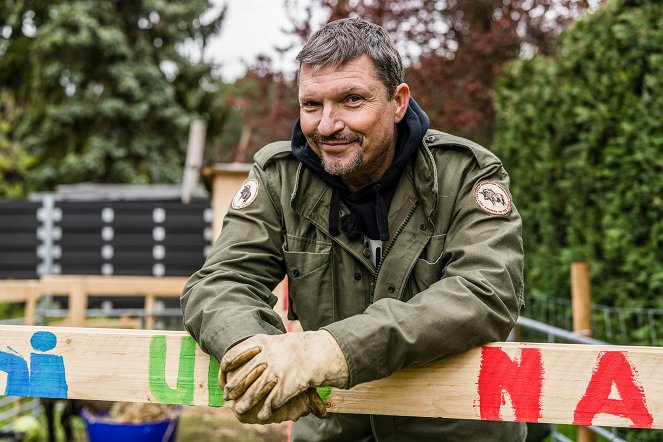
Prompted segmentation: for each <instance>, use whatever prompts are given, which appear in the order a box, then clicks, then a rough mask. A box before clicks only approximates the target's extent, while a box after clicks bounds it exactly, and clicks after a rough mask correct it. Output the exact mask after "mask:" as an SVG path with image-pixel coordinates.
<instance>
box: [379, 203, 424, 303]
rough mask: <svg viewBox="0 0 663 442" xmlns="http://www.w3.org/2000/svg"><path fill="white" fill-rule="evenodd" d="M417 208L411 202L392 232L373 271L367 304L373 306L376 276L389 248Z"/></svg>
mask: <svg viewBox="0 0 663 442" xmlns="http://www.w3.org/2000/svg"><path fill="white" fill-rule="evenodd" d="M416 208H417V201H412V207H410V210H409V211H408V213H407V215H406V216H405V219H404V220H403V222H402V223H401V225H400V226H398V230H396V232H394V237H393V238H392V239H391V241H389V244H388V245H387V248H386V249H385V250H384V252H382V259H380V263H379V264H378V266H377V268H376V269H375V274H374V275H373V280H372V281H371V295H370V299H369V303H370V304H373V302H374V301H375V286H376V285H377V279H378V275H379V273H380V269H381V268H382V263H383V262H384V259H385V258H386V256H387V254H388V253H389V251H390V250H391V247H392V246H393V245H394V243H395V242H396V238H398V235H400V234H401V232H402V231H403V229H404V228H405V226H406V225H407V223H408V222H409V221H410V218H412V215H414V211H415V209H416Z"/></svg>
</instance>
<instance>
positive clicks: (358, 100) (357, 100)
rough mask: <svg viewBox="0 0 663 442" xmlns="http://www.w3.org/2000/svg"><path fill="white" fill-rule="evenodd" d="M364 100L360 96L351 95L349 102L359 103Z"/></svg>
mask: <svg viewBox="0 0 663 442" xmlns="http://www.w3.org/2000/svg"><path fill="white" fill-rule="evenodd" d="M361 100H362V98H361V97H360V96H359V95H350V96H349V97H348V101H349V102H350V103H359V102H361Z"/></svg>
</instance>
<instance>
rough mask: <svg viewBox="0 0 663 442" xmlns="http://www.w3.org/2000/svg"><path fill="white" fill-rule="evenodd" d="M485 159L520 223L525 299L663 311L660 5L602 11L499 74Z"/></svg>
mask: <svg viewBox="0 0 663 442" xmlns="http://www.w3.org/2000/svg"><path fill="white" fill-rule="evenodd" d="M495 103H496V110H497V132H496V135H495V140H494V146H493V150H494V151H495V152H496V153H497V154H498V155H499V156H500V157H501V158H502V160H503V161H504V164H505V166H506V168H507V170H508V171H509V172H510V175H511V180H512V192H513V197H514V200H515V202H516V204H517V206H518V208H519V210H520V211H521V213H522V216H523V222H524V231H523V235H524V240H525V248H526V290H527V292H528V293H531V294H535V295H547V296H560V297H563V296H569V293H570V283H569V281H570V270H569V268H570V263H571V262H572V261H574V260H586V261H589V262H590V263H591V265H592V267H591V268H592V288H593V296H594V300H595V301H596V302H600V303H602V304H606V305H620V306H632V307H655V308H663V3H662V2H661V1H644V0H643V1H633V0H630V1H629V0H608V1H607V2H606V3H604V4H603V6H601V7H600V8H599V9H598V10H597V11H596V12H594V13H593V14H590V15H588V16H586V17H585V18H583V19H582V20H580V21H578V22H577V23H575V24H574V25H573V26H572V27H570V28H569V29H568V30H567V31H565V32H564V33H563V34H562V35H561V36H560V39H559V41H558V43H557V48H556V50H555V52H554V54H553V55H552V56H550V57H543V56H535V57H534V58H533V59H531V60H526V61H518V62H515V63H513V64H512V65H510V66H509V68H508V69H507V72H506V74H505V75H504V76H503V77H502V78H501V79H500V81H499V82H498V85H497V87H496V91H495Z"/></svg>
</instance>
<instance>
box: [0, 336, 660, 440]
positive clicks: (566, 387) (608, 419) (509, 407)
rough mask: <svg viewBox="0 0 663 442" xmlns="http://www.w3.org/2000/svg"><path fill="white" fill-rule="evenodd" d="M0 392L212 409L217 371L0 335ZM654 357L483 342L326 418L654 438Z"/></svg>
mask: <svg viewBox="0 0 663 442" xmlns="http://www.w3.org/2000/svg"><path fill="white" fill-rule="evenodd" d="M0 341H1V342H0V374H1V371H6V372H9V374H8V375H7V376H2V375H0V391H3V392H4V394H6V395H15V396H51V397H67V398H79V399H96V400H109V401H130V402H165V403H181V404H187V405H211V406H220V405H222V402H223V401H222V398H221V389H220V388H219V387H218V385H217V381H216V379H217V371H218V364H217V363H216V362H215V361H214V360H212V361H210V358H209V357H208V356H207V355H205V354H204V353H203V352H202V351H201V350H200V348H198V347H197V346H196V345H195V342H194V341H193V339H192V338H191V337H190V336H188V335H187V334H186V333H183V332H165V331H147V330H113V329H90V328H82V329H81V328H59V327H54V328H47V327H28V326H0ZM661 364H663V348H657V347H618V346H590V345H570V344H568V345H565V344H526V343H493V344H490V345H487V346H484V347H480V348H476V349H473V350H471V351H469V352H467V353H465V354H462V355H460V356H458V357H455V358H452V359H449V360H446V361H443V362H439V363H436V364H432V365H429V366H425V367H416V368H409V369H405V370H402V371H400V372H398V373H395V374H394V375H392V376H390V377H389V378H386V379H382V380H378V381H374V382H369V383H366V384H362V385H358V386H356V387H354V388H353V389H351V390H347V391H346V390H339V389H333V390H331V392H328V395H326V394H323V396H325V400H326V403H327V405H328V408H329V410H330V411H334V412H340V413H370V414H389V415H405V416H428V417H449V418H462V419H487V420H518V421H529V422H549V423H574V424H578V425H589V424H594V425H606V426H632V427H638V428H663V374H662V373H661V370H660V369H659V367H660V366H661Z"/></svg>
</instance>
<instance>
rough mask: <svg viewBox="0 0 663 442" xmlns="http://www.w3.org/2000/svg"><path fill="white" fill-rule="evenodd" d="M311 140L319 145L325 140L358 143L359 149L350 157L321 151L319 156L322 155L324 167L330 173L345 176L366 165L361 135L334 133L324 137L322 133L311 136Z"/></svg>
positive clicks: (321, 159) (321, 160)
mask: <svg viewBox="0 0 663 442" xmlns="http://www.w3.org/2000/svg"><path fill="white" fill-rule="evenodd" d="M311 141H312V142H313V143H315V144H317V145H318V146H319V145H320V144H321V143H324V142H337V141H342V142H346V143H357V144H358V145H359V149H357V150H356V151H354V152H353V153H352V154H351V156H350V157H349V158H347V157H344V156H342V157H337V156H334V155H326V154H325V153H324V151H320V153H319V154H318V156H319V157H320V162H321V163H322V167H323V168H324V169H325V172H327V173H328V174H330V175H336V176H343V175H348V174H351V173H354V172H356V171H358V170H359V169H361V167H362V166H363V165H364V153H363V149H362V148H361V146H362V144H363V141H364V139H363V137H362V136H361V135H356V134H352V135H343V134H334V135H331V136H327V137H323V136H321V135H320V134H317V133H315V134H313V135H312V136H311Z"/></svg>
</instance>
